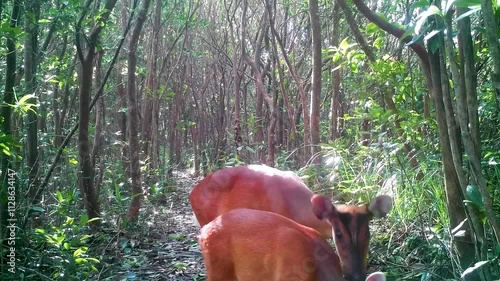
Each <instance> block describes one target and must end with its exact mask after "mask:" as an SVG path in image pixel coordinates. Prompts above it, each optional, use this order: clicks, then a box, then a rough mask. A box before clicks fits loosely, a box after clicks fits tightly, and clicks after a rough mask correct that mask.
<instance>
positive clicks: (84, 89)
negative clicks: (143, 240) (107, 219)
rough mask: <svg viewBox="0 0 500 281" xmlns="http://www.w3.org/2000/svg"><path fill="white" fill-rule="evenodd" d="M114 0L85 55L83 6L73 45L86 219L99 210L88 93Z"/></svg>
mask: <svg viewBox="0 0 500 281" xmlns="http://www.w3.org/2000/svg"><path fill="white" fill-rule="evenodd" d="M116 1H117V0H108V1H106V3H105V7H104V8H105V12H104V13H103V14H102V15H101V18H100V21H99V22H97V23H95V25H94V27H93V28H92V32H91V34H90V36H89V37H88V38H87V40H86V42H87V44H88V50H87V52H86V53H87V54H86V55H84V53H83V52H84V51H83V47H82V42H83V41H84V39H83V37H84V35H83V34H82V33H83V30H82V22H83V20H84V19H85V17H86V13H87V11H88V8H89V7H87V8H86V9H85V10H84V12H83V14H82V16H81V17H80V20H79V21H78V24H77V28H76V49H77V54H78V58H79V59H80V63H81V67H82V71H81V77H80V87H79V89H80V90H79V96H80V107H79V114H80V116H79V119H78V127H79V131H78V151H79V155H80V172H79V183H80V189H81V191H82V197H83V200H84V203H85V207H86V209H87V214H88V217H89V219H94V218H97V217H99V216H100V212H101V211H100V206H99V201H98V197H97V194H96V191H95V188H94V178H93V176H94V169H93V167H92V162H91V159H90V142H89V121H90V93H91V91H92V80H93V66H94V57H95V49H96V47H97V43H98V42H97V41H98V38H99V34H100V33H101V31H102V28H103V26H104V24H103V23H105V22H106V21H107V19H108V18H109V15H110V14H111V11H112V10H113V8H114V6H115V4H116ZM88 4H89V5H90V4H91V2H88ZM91 225H92V226H98V225H100V220H94V221H93V222H92V223H91Z"/></svg>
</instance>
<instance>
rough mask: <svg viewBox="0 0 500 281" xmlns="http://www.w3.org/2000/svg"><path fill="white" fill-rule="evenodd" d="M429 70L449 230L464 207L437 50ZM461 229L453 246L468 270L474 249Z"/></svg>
mask: <svg viewBox="0 0 500 281" xmlns="http://www.w3.org/2000/svg"><path fill="white" fill-rule="evenodd" d="M433 40H438V39H437V38H433V39H431V40H430V41H429V43H428V44H429V46H428V48H429V50H431V48H432V47H431V44H432V41H433ZM429 62H430V66H431V68H430V70H431V75H432V83H433V89H432V92H433V94H434V104H435V107H436V121H437V124H438V130H439V144H440V149H441V156H442V161H443V171H444V180H445V182H444V185H445V191H446V204H447V206H448V214H449V216H450V227H451V228H455V227H457V226H458V225H460V224H461V223H462V222H463V221H464V220H465V219H466V218H467V216H466V213H465V208H464V205H463V203H462V201H463V199H464V198H463V196H462V194H461V190H460V182H459V178H458V175H457V173H456V171H455V166H454V163H453V154H452V151H451V143H450V137H449V133H448V124H447V121H446V110H445V104H444V97H443V91H442V88H441V82H442V80H441V67H440V55H439V50H437V51H436V52H435V53H432V52H431V53H429ZM461 229H463V230H465V232H466V236H464V237H462V238H459V237H456V238H455V240H454V245H455V246H456V248H457V251H458V254H459V259H460V263H461V264H462V266H463V267H468V266H469V265H470V263H471V261H473V259H474V256H475V255H474V247H473V244H472V240H471V236H470V233H471V229H470V226H469V224H467V223H466V224H464V225H463V227H462V228H461Z"/></svg>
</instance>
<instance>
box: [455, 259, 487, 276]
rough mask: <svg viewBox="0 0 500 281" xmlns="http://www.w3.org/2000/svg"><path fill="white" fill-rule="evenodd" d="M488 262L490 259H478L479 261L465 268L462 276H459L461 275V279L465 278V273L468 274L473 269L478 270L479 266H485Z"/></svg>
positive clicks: (473, 270)
mask: <svg viewBox="0 0 500 281" xmlns="http://www.w3.org/2000/svg"><path fill="white" fill-rule="evenodd" d="M489 263H490V261H480V262H476V264H475V265H474V266H471V267H469V268H467V269H466V270H465V271H464V273H462V276H461V277H462V279H465V276H466V275H469V274H471V273H473V272H475V271H477V270H479V269H480V268H481V267H483V266H485V265H487V264H489Z"/></svg>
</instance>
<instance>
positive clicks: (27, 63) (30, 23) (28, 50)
mask: <svg viewBox="0 0 500 281" xmlns="http://www.w3.org/2000/svg"><path fill="white" fill-rule="evenodd" d="M26 13H27V14H30V15H31V16H28V17H26V22H25V29H26V33H27V34H26V44H25V50H24V78H25V81H26V85H25V87H26V95H33V97H32V98H31V99H30V100H29V102H30V103H33V104H36V103H37V101H36V100H37V97H36V88H37V83H36V73H37V65H38V55H37V54H38V19H39V18H40V3H39V2H38V1H28V2H27V3H26ZM26 140H27V161H28V167H29V171H30V172H29V179H30V181H29V193H30V197H31V199H32V202H33V203H35V204H38V203H39V202H40V198H34V195H35V194H36V193H37V192H36V190H37V189H38V188H39V186H40V175H39V174H38V173H39V154H38V117H37V113H36V112H34V111H31V110H30V111H28V132H27V138H26Z"/></svg>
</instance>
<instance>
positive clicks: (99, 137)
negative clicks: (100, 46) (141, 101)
mask: <svg viewBox="0 0 500 281" xmlns="http://www.w3.org/2000/svg"><path fill="white" fill-rule="evenodd" d="M103 54H104V51H99V53H98V54H97V64H96V67H95V74H96V75H95V82H96V84H97V85H101V83H102V82H103V81H102V79H101V78H102V77H103V75H102V57H103ZM104 110H105V107H104V97H102V96H101V97H99V98H98V100H97V107H96V109H95V122H94V124H95V128H94V143H93V145H92V154H91V161H92V169H93V170H94V171H98V174H97V175H96V176H95V177H94V186H95V188H96V194H97V197H99V193H100V190H101V186H100V185H101V182H100V181H99V179H102V177H103V174H104V170H102V169H97V164H100V163H101V160H103V158H102V157H101V153H102V151H101V150H102V145H103V141H104V136H103V131H104V127H105V124H106V123H105V121H104Z"/></svg>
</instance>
